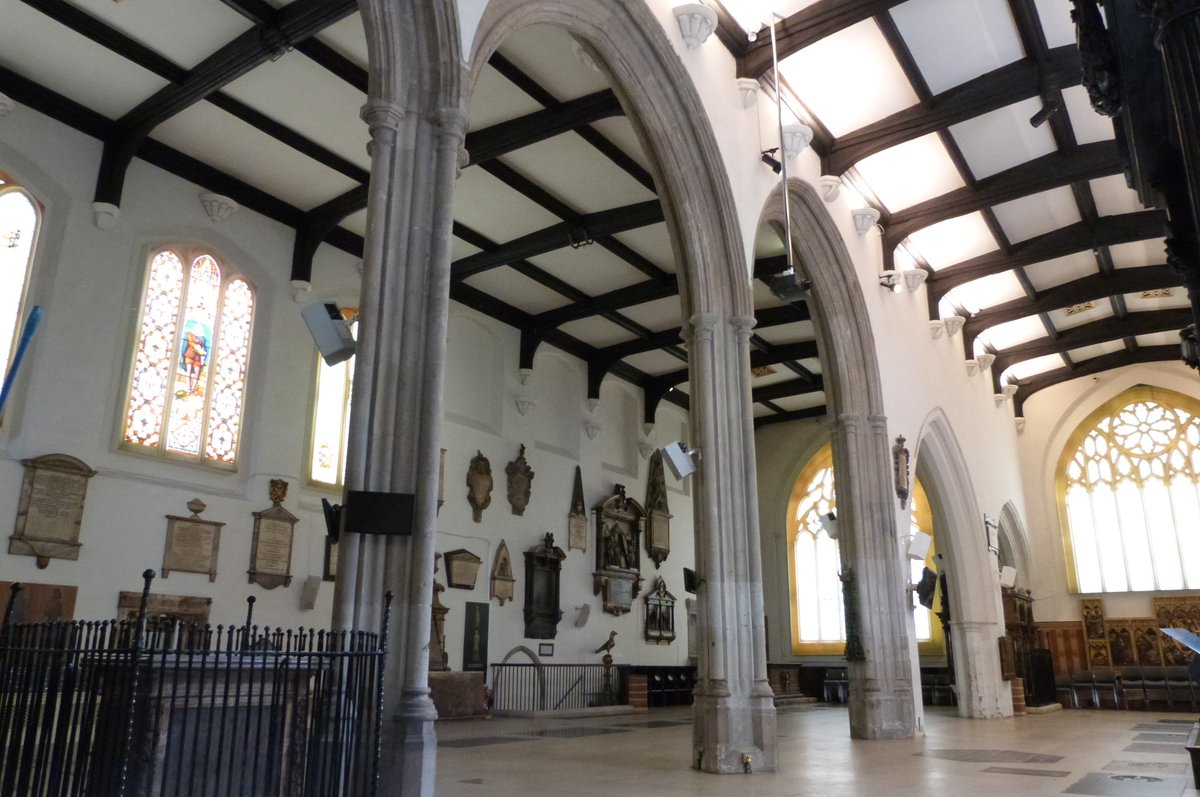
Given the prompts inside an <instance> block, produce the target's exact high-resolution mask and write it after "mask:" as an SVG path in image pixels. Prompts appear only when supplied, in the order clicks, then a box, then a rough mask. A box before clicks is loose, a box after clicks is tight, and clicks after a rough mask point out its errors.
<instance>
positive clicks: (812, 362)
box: [799, 357, 821, 374]
mask: <svg viewBox="0 0 1200 797" xmlns="http://www.w3.org/2000/svg"><path fill="white" fill-rule="evenodd" d="M799 364H800V365H802V366H804V367H805V368H807V369H808V370H809V372H811V373H814V374H819V373H821V361H820V360H818V359H817V358H816V357H810V358H808V359H807V360H800V361H799Z"/></svg>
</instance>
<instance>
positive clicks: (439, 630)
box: [429, 553, 450, 672]
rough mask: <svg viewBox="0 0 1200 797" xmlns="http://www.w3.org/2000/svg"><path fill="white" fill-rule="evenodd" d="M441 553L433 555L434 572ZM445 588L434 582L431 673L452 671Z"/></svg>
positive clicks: (431, 624)
mask: <svg viewBox="0 0 1200 797" xmlns="http://www.w3.org/2000/svg"><path fill="white" fill-rule="evenodd" d="M441 558H442V555H441V554H440V553H435V554H434V555H433V572H434V573H437V571H438V562H437V560H438V559H441ZM445 589H446V588H445V587H444V586H442V585H441V584H439V583H438V582H437V581H434V582H433V605H432V606H431V607H430V614H431V618H430V619H431V622H430V623H429V671H430V672H445V671H446V670H449V669H450V656H449V655H448V654H447V653H446V614H447V612H449V611H450V608H449V607H448V606H443V605H442V596H441V593H442V592H444V591H445Z"/></svg>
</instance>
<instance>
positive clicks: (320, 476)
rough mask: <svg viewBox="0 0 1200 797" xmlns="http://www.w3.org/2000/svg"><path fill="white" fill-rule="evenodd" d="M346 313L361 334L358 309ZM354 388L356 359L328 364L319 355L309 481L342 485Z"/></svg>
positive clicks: (353, 328) (344, 315)
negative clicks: (356, 320)
mask: <svg viewBox="0 0 1200 797" xmlns="http://www.w3.org/2000/svg"><path fill="white" fill-rule="evenodd" d="M342 316H343V317H344V318H345V319H346V320H347V321H349V322H351V323H350V329H351V330H352V331H354V332H356V333H357V331H358V325H357V323H355V319H356V318H357V317H358V310H356V309H351V308H342ZM353 388H354V358H353V357H351V358H350V359H348V360H344V361H342V362H340V363H337V364H336V365H327V364H326V363H325V360H324V359H322V358H321V356H320V355H319V354H318V355H317V397H316V401H315V402H314V405H315V407H316V411H315V412H314V413H313V428H312V449H311V451H310V452H309V461H308V480H309V481H310V482H312V483H313V484H317V485H322V486H329V487H341V486H342V480H343V478H344V476H345V473H346V437H347V435H348V434H349V432H350V397H351V395H352V393H353Z"/></svg>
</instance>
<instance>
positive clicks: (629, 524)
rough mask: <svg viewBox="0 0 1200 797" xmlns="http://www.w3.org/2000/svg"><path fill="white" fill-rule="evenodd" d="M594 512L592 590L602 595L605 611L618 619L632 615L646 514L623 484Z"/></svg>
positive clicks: (638, 589)
mask: <svg viewBox="0 0 1200 797" xmlns="http://www.w3.org/2000/svg"><path fill="white" fill-rule="evenodd" d="M592 512H593V514H594V515H595V517H596V572H594V573H593V574H592V590H593V593H594V594H597V595H601V594H602V595H603V599H604V611H606V612H608V613H609V614H615V615H618V616H619V615H622V614H625V613H626V612H628V611H629V609H630V607H631V606H632V605H633V599H634V598H635V597H637V594H638V592H640V591H641V589H642V575H641V550H640V542H641V540H640V536H641V533H642V523H643V519H644V518H645V516H646V513H645V511H643V509H642V507H641V505H640V504H638V502H637V501H635V500H633V499H632V498H629V497H628V496H626V495H625V486H624V485H621V484H618V485H615V486H614V488H613V494H612V495H611V496H610V497H608V498H607V499H605V501H604V503H602V504H600V505H599V506H597V507H596V508H595V509H593V510H592Z"/></svg>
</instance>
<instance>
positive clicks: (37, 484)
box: [8, 454, 96, 568]
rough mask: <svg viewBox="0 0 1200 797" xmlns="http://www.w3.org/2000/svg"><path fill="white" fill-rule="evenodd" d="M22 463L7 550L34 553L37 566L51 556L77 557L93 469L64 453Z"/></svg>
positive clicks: (57, 557) (23, 553) (52, 557)
mask: <svg viewBox="0 0 1200 797" xmlns="http://www.w3.org/2000/svg"><path fill="white" fill-rule="evenodd" d="M21 464H22V465H24V466H25V480H24V481H23V482H22V483H21V498H20V500H19V503H18V504H17V522H16V525H15V526H14V528H13V534H12V537H10V538H9V541H8V552H9V553H10V554H16V555H18V556H36V557H37V566H38V567H39V568H45V567H46V566H48V565H49V564H50V560H51V559H72V560H74V559H78V558H79V548H80V543H79V528H80V526H81V525H82V523H83V502H84V498H85V497H86V496H87V483H88V479H90V478H92V477H93V476H95V475H96V471H94V470H92V469H91V468H89V467H88V466H87V465H86V464H85V463H84V462H83V460H80V459H76V458H75V457H72V456H69V455H67V454H46V455H45V456H41V457H36V458H34V459H25V460H21Z"/></svg>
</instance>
